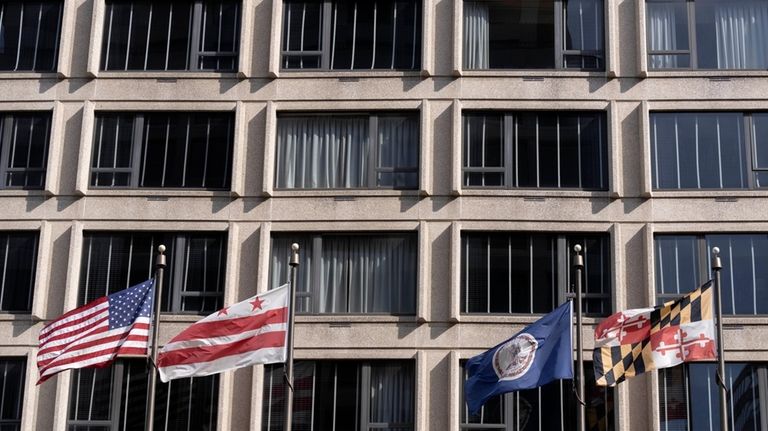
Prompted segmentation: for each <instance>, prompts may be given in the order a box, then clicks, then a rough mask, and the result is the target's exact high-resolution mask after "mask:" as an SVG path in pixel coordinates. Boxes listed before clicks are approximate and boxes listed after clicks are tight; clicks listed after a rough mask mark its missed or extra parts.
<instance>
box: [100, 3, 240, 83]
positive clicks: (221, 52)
mask: <svg viewBox="0 0 768 431" xmlns="http://www.w3.org/2000/svg"><path fill="white" fill-rule="evenodd" d="M239 37H240V1H236V0H195V1H191V0H188V1H157V0H155V1H140V0H135V1H131V0H107V8H106V12H105V14H104V36H103V40H104V45H103V48H102V55H101V68H102V70H214V71H234V70H236V69H237V53H238V46H239Z"/></svg>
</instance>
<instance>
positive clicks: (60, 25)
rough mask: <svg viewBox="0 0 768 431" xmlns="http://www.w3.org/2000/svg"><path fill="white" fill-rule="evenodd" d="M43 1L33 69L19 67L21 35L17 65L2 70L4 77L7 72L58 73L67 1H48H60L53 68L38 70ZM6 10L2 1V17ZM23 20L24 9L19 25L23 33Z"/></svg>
mask: <svg viewBox="0 0 768 431" xmlns="http://www.w3.org/2000/svg"><path fill="white" fill-rule="evenodd" d="M20 3H21V4H24V2H23V1H21V2H20ZM42 3H43V2H41V3H40V10H39V11H38V18H37V31H36V36H35V48H34V53H35V54H34V56H33V61H32V69H19V68H18V67H19V57H20V55H19V50H20V47H21V37H19V42H18V44H17V47H16V49H17V54H16V65H15V67H14V69H13V70H0V77H2V74H5V73H44V74H48V73H56V72H57V70H58V68H59V60H60V55H61V53H60V49H61V46H60V45H61V41H62V38H63V37H64V35H62V29H63V27H64V13H65V10H64V8H65V4H64V3H65V1H64V0H58V1H49V2H48V3H58V4H59V14H58V15H59V17H58V21H57V26H56V39H55V41H54V43H53V58H52V59H51V68H50V69H46V70H37V69H36V68H35V66H36V65H37V50H38V45H39V42H40V40H39V37H40V30H41V19H42V17H41V16H40V15H41V14H42V6H43V4H42ZM4 10H5V3H0V17H2V15H3V12H4ZM23 22H24V10H23V9H22V12H21V23H20V25H19V33H23V32H22V29H23Z"/></svg>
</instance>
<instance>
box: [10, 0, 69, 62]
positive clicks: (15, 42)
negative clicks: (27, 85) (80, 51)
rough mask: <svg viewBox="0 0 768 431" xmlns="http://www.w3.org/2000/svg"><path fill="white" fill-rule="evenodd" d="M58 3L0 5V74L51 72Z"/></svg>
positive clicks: (58, 29)
mask: <svg viewBox="0 0 768 431" xmlns="http://www.w3.org/2000/svg"><path fill="white" fill-rule="evenodd" d="M62 3H63V2H62V1H61V0H57V1H26V0H25V1H7V0H2V1H0V71H3V72H53V71H55V70H56V61H57V56H58V53H59V35H60V33H61V11H62Z"/></svg>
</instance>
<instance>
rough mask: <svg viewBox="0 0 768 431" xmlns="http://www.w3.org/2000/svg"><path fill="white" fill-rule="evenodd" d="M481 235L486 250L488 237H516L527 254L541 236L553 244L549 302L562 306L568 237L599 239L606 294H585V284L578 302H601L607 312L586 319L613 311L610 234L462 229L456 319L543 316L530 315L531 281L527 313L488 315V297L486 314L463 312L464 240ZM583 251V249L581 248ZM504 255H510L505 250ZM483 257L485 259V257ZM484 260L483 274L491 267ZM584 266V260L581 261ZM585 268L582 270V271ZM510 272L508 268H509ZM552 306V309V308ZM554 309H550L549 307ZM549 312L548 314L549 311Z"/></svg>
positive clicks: (567, 288)
mask: <svg viewBox="0 0 768 431" xmlns="http://www.w3.org/2000/svg"><path fill="white" fill-rule="evenodd" d="M482 235H486V238H485V240H486V248H488V247H487V244H488V239H489V238H490V237H491V236H499V235H503V236H506V237H507V238H510V237H511V236H520V237H525V238H526V241H527V244H528V249H529V251H530V250H531V248H532V239H533V237H534V236H545V237H547V239H548V240H549V241H553V242H554V245H555V247H554V250H553V252H554V254H555V256H556V258H555V262H551V267H552V268H554V269H555V273H554V274H553V276H554V277H555V278H556V281H555V286H553V287H554V288H555V295H554V297H553V298H552V299H553V300H554V301H555V302H556V303H557V304H560V303H563V302H564V301H565V300H567V299H568V298H569V296H570V295H571V284H572V281H573V280H572V278H573V274H572V269H573V268H572V265H571V259H572V256H573V254H572V250H570V249H569V248H568V247H567V246H568V239H569V237H574V236H589V237H594V238H602V239H603V241H604V242H603V245H602V246H601V247H604V252H605V253H606V255H605V256H604V257H605V259H606V260H607V263H608V270H609V271H610V272H609V274H608V275H607V276H606V277H605V279H606V281H607V282H608V283H609V286H607V291H606V292H605V293H588V292H587V291H586V290H587V288H586V283H584V284H583V289H584V292H582V299H583V300H584V301H586V300H589V299H593V300H603V302H604V306H605V307H607V308H608V311H607V312H605V313H604V314H593V313H590V314H587V315H586V316H589V317H592V316H595V317H598V318H600V317H603V316H608V315H609V314H610V313H611V311H612V310H613V308H614V304H613V300H614V288H613V284H614V274H613V272H614V271H613V268H612V266H613V254H614V251H613V238H612V235H611V233H610V232H601V231H591V232H579V231H510V230H489V229H484V230H482V229H462V230H461V232H460V234H459V258H458V263H459V264H460V265H461V268H460V269H459V270H458V274H457V275H458V277H459V280H458V297H457V299H458V301H459V304H458V312H459V315H460V316H462V317H463V318H477V317H481V316H532V315H534V316H535V315H541V314H544V313H537V312H534V311H533V301H534V299H533V298H534V293H535V291H536V289H535V286H534V281H533V278H531V279H530V280H529V283H528V284H529V292H530V302H531V306H530V311H529V312H526V313H519V312H491V311H490V301H491V295H490V294H489V295H488V298H487V306H486V310H488V311H484V312H482V311H480V312H475V311H473V312H470V311H467V309H468V306H469V302H468V301H469V294H468V293H469V292H468V290H467V289H468V286H467V277H468V271H467V265H468V263H467V254H468V253H469V250H468V246H466V245H465V244H466V241H465V239H466V238H467V236H474V237H481V236H482ZM582 246H583V247H585V246H584V245H583V244H582ZM508 251H512V250H511V249H509V248H508ZM486 256H489V255H488V254H487V255H486ZM533 258H534V257H533V254H532V253H529V256H528V260H529V261H532V260H533ZM488 259H490V257H487V258H486V264H487V270H488V272H490V271H491V270H492V269H491V265H490V263H489V262H488ZM507 259H510V254H509V253H508V254H507ZM585 263H586V259H585ZM585 268H586V267H585ZM509 270H511V266H510V268H509ZM582 276H583V277H585V278H586V276H587V272H586V271H584V272H583V273H582ZM487 283H488V284H489V286H488V288H489V289H490V278H489V279H488V281H487ZM508 289H511V284H510V285H508ZM511 297H512V295H511V292H510V301H511ZM555 306H556V305H555ZM553 309H554V307H553ZM550 311H551V310H550Z"/></svg>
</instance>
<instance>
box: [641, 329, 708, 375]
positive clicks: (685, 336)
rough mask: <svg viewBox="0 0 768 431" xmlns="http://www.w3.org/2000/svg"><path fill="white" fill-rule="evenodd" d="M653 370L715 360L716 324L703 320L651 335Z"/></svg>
mask: <svg viewBox="0 0 768 431" xmlns="http://www.w3.org/2000/svg"><path fill="white" fill-rule="evenodd" d="M651 349H652V355H653V368H657V369H658V368H666V367H673V366H675V365H677V364H680V363H683V362H689V361H700V360H705V359H715V357H716V354H715V324H714V321H713V320H702V321H699V322H693V323H684V324H682V325H675V326H669V327H666V328H664V329H662V330H660V331H659V332H656V333H655V334H652V335H651Z"/></svg>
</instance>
